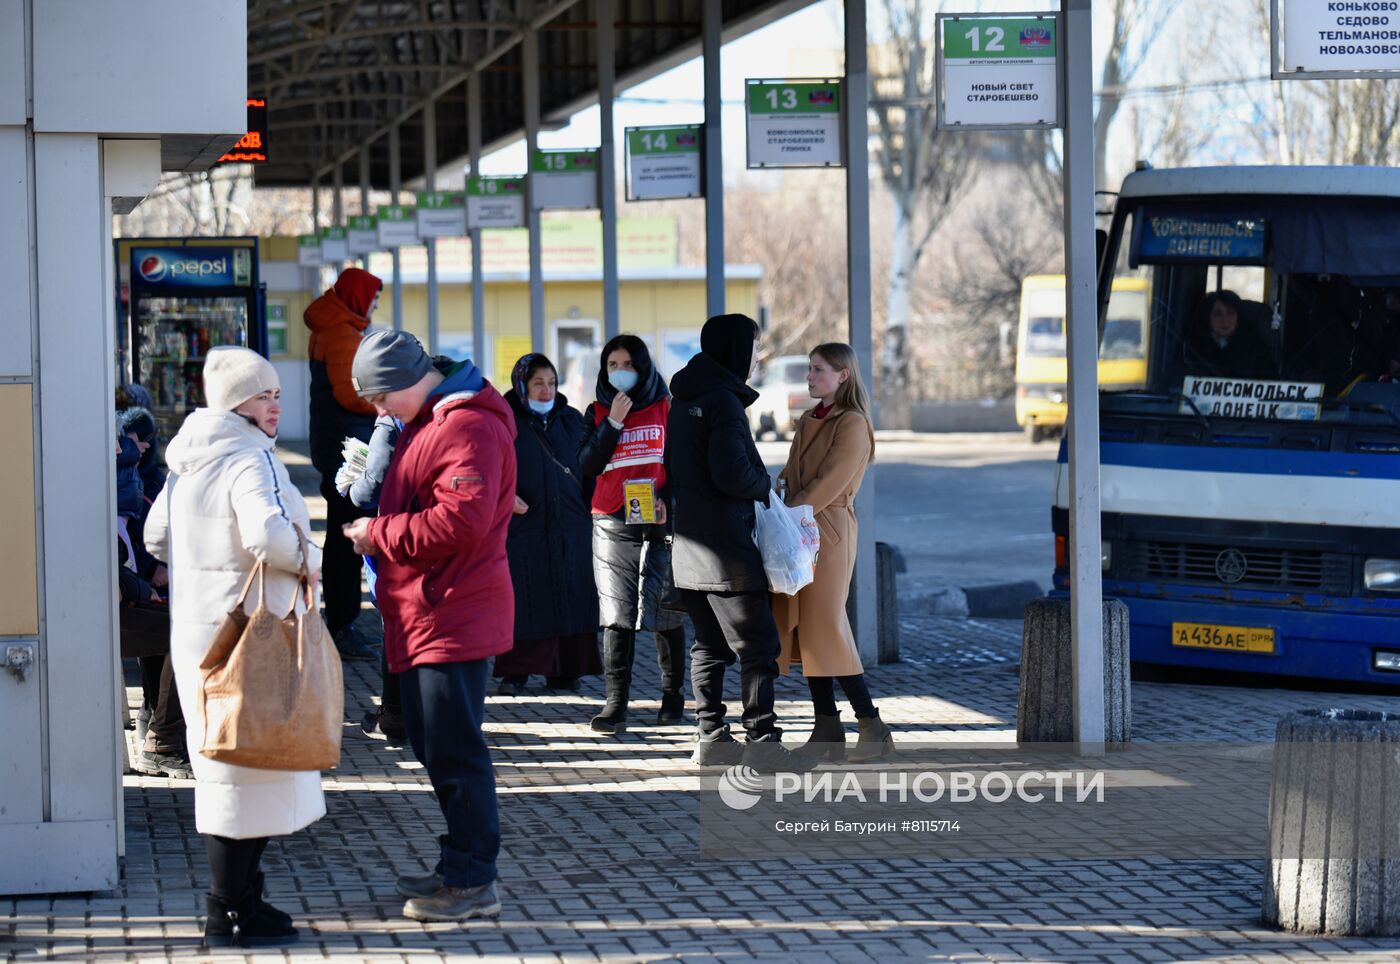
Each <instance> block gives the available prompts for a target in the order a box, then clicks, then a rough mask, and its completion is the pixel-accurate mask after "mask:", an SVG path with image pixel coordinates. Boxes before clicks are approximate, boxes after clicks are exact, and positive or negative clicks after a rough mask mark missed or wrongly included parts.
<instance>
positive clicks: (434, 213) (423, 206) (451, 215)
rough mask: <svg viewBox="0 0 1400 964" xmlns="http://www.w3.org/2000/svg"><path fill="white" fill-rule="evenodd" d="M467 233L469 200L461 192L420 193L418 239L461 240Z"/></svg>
mask: <svg viewBox="0 0 1400 964" xmlns="http://www.w3.org/2000/svg"><path fill="white" fill-rule="evenodd" d="M466 233H467V200H466V195H465V194H463V193H462V192H461V191H419V192H418V237H420V238H460V237H462V236H464V235H465V234H466Z"/></svg>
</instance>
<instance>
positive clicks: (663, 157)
mask: <svg viewBox="0 0 1400 964" xmlns="http://www.w3.org/2000/svg"><path fill="white" fill-rule="evenodd" d="M702 135H703V129H702V128H701V127H699V126H698V125H690V126H687V127H674V126H671V127H629V128H627V200H629V201H656V200H661V199H664V198H678V197H703V196H704V193H705V189H704V185H703V184H702V183H701V179H700V158H701V153H700V144H701V137H702Z"/></svg>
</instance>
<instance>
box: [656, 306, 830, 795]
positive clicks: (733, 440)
mask: <svg viewBox="0 0 1400 964" xmlns="http://www.w3.org/2000/svg"><path fill="white" fill-rule="evenodd" d="M758 336H759V331H758V325H757V324H756V323H755V322H754V320H753V319H752V318H749V317H748V316H746V315H716V316H715V317H713V318H711V319H710V320H709V321H707V322H705V327H704V328H703V329H701V331H700V348H701V351H700V354H698V355H696V356H695V357H694V358H692V359H691V360H690V362H689V363H688V364H687V365H686V366H685V367H684V368H682V369H681V370H680V371H679V372H677V373H676V377H675V379H674V385H675V392H676V404H675V407H674V408H673V409H672V410H671V419H670V425H669V427H668V438H667V443H666V468H667V470H668V471H669V472H670V473H672V476H673V478H672V486H671V494H672V497H673V500H674V508H675V516H676V522H675V526H676V540H675V542H676V552H675V579H676V586H677V587H679V588H680V590H681V595H682V597H683V598H684V600H685V608H686V610H687V611H688V612H689V613H690V621H691V623H692V624H693V625H694V626H695V646H694V648H693V649H692V650H691V654H690V659H691V663H690V685H691V688H692V689H693V690H694V691H695V718H696V723H697V727H696V729H697V733H696V747H695V754H694V755H693V756H692V757H691V760H692V761H693V762H694V763H696V764H698V765H700V766H732V765H734V764H736V763H739V762H741V761H742V762H743V764H744V765H745V766H750V767H753V768H754V769H756V770H758V771H759V772H761V773H776V772H778V771H786V772H791V773H799V772H802V771H804V770H810V769H812V767H813V765H814V761H812V760H810V759H804V758H802V757H800V756H798V755H796V754H793V753H792V752H790V751H789V750H787V749H786V748H785V747H784V746H783V744H782V742H781V741H782V730H781V729H780V728H779V727H778V718H777V714H776V713H775V712H774V706H773V704H774V695H773V681H774V680H775V679H777V677H778V657H779V655H780V653H781V650H782V646H781V643H780V641H779V638H778V627H777V624H776V623H775V622H774V621H773V611H772V609H771V608H770V605H769V601H768V576H767V574H766V573H765V571H764V568H763V556H762V555H760V553H759V551H758V547H757V546H756V545H755V544H754V517H755V514H756V513H755V508H754V503H756V502H763V503H765V504H767V502H768V499H769V497H770V493H771V492H772V482H771V481H770V480H769V478H768V470H767V469H766V468H765V467H764V465H763V459H762V458H760V457H759V454H758V449H757V447H756V446H755V445H754V442H753V433H752V432H751V431H750V430H749V420H748V417H747V416H746V415H745V414H744V409H746V408H748V407H749V406H750V405H752V404H753V403H754V402H755V401H757V400H758V392H756V391H754V390H753V389H752V388H750V387H749V386H748V385H747V384H745V383H746V382H747V381H748V379H749V376H750V375H751V374H752V373H753V365H754V360H755V358H756V357H757V354H758ZM736 658H737V659H738V662H739V678H740V683H741V687H742V692H743V697H744V715H743V718H742V719H743V724H744V729H745V731H746V732H747V733H748V742H747V743H745V744H742V745H741V744H740V743H739V742H738V741H737V740H735V739H734V737H733V736H732V735H731V734H730V732H729V726H728V724H727V723H725V721H724V671H725V668H726V667H727V666H729V665H731V664H733V663H734V661H735V659H736Z"/></svg>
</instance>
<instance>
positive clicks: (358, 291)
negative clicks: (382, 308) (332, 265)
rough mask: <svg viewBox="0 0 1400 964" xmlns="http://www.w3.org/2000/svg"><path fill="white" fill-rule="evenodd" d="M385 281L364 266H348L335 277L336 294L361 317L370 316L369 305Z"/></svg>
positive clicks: (341, 301) (342, 302)
mask: <svg viewBox="0 0 1400 964" xmlns="http://www.w3.org/2000/svg"><path fill="white" fill-rule="evenodd" d="M383 287H384V282H382V281H380V280H379V279H378V278H376V277H375V276H374V275H372V274H370V273H369V272H368V271H366V270H365V269H363V268H346V269H345V270H344V271H342V272H341V273H340V277H339V278H336V279H335V296H336V297H337V298H339V299H340V303H341V304H343V305H344V306H345V307H347V308H349V309H350V310H351V311H352V312H354V313H355V314H357V315H359V316H360V317H361V318H368V317H369V306H370V304H371V303H372V302H373V301H374V296H375V295H377V294H379V289H380V288H383Z"/></svg>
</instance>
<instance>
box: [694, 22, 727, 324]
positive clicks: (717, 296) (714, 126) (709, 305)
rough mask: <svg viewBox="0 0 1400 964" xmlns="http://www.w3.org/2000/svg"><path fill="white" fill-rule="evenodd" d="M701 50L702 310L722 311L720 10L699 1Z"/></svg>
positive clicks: (722, 200) (722, 205)
mask: <svg viewBox="0 0 1400 964" xmlns="http://www.w3.org/2000/svg"><path fill="white" fill-rule="evenodd" d="M700 6H701V9H702V10H703V13H702V15H701V18H700V29H701V49H702V51H703V53H704V58H705V83H704V89H705V144H704V147H705V156H704V167H705V177H704V180H705V312H706V314H708V315H711V316H714V315H722V314H724V300H725V299H724V295H725V292H724V152H723V151H722V150H721V147H722V144H723V141H722V136H721V128H722V127H723V124H722V120H723V117H722V113H723V106H724V105H723V103H722V102H721V100H720V94H721V88H720V53H719V48H720V42H721V39H722V38H721V28H722V27H723V25H724V11H723V9H722V5H721V4H719V3H703V4H701V5H700Z"/></svg>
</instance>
